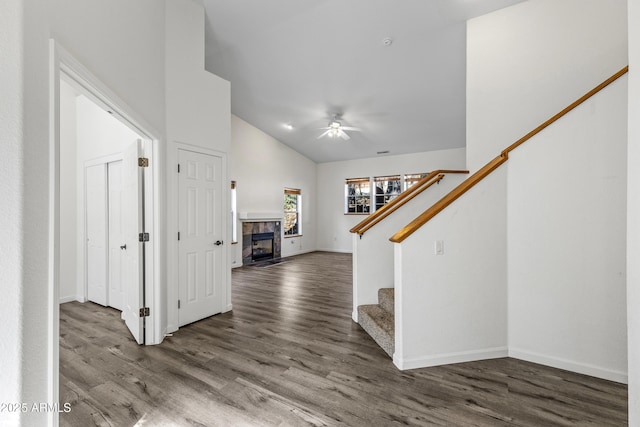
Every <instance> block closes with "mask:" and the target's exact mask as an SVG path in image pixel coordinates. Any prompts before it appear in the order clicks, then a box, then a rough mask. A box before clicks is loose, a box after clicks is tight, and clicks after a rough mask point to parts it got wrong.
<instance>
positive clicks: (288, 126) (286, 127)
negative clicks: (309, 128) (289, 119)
mask: <svg viewBox="0 0 640 427" xmlns="http://www.w3.org/2000/svg"><path fill="white" fill-rule="evenodd" d="M283 126H284V128H285V129H287V130H293V125H292V124H290V123H285V124H284V125H283Z"/></svg>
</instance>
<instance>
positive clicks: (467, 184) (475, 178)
mask: <svg viewBox="0 0 640 427" xmlns="http://www.w3.org/2000/svg"><path fill="white" fill-rule="evenodd" d="M628 71H629V66H628V65H627V66H625V67H624V68H622V69H621V70H620V71H618V72H617V73H615V74H613V75H612V76H611V77H609V78H608V79H607V80H605V81H603V82H602V83H600V84H599V85H598V86H596V87H595V88H593V89H591V90H590V91H589V92H587V93H586V94H584V95H583V96H581V97H580V98H578V99H577V100H575V101H574V102H572V103H571V104H570V105H569V106H568V107H566V108H565V109H564V110H562V111H560V112H559V113H558V114H556V115H555V116H553V117H551V118H550V119H548V120H547V121H545V122H544V123H542V124H541V125H540V126H538V127H537V128H535V129H534V130H532V131H531V132H529V133H528V134H526V135H525V136H523V137H522V138H520V139H519V140H517V141H516V142H514V143H513V144H511V145H510V146H509V147H507V148H506V149H504V150H502V152H501V153H500V155H499V156H498V157H496V158H494V159H493V160H491V161H490V162H489V163H487V164H486V165H484V166H483V167H482V168H480V169H479V170H478V171H477V172H476V173H474V174H473V175H471V176H470V177H469V178H467V179H466V180H464V181H463V182H462V183H461V184H460V185H458V186H457V187H456V188H454V189H453V190H451V192H449V194H447V195H445V196H444V197H443V198H442V199H440V200H439V201H437V202H436V203H435V204H434V205H433V206H431V207H430V208H429V209H427V210H426V211H424V212H423V213H422V214H420V215H419V216H418V217H417V218H416V219H414V220H413V221H411V222H410V223H409V224H407V225H406V226H405V227H403V228H402V229H401V230H400V231H398V232H397V233H396V234H394V235H393V236H391V238H390V239H389V240H390V241H392V242H393V243H401V242H402V241H403V240H404V239H406V238H407V237H409V236H410V235H411V234H413V233H414V232H415V231H416V230H418V228H420V227H422V226H423V225H424V224H425V223H427V221H429V220H430V219H431V218H433V217H434V216H436V215H437V214H439V213H440V212H442V211H443V210H444V209H445V208H446V207H447V206H449V205H450V204H451V203H453V202H454V201H455V200H457V199H458V198H459V197H460V196H462V195H463V194H464V193H466V192H467V191H469V190H470V189H471V188H472V187H473V186H475V185H476V184H477V183H479V182H480V181H482V180H483V179H484V178H485V177H486V176H487V175H489V174H490V173H491V172H493V171H494V170H496V169H497V168H498V167H500V166H501V165H502V164H503V163H505V162H506V161H507V160H509V153H510V152H511V151H513V150H514V149H516V148H518V147H519V146H520V145H522V144H523V143H524V142H526V141H528V140H529V139H531V138H532V137H533V136H535V135H537V134H538V133H540V132H541V131H542V130H543V129H545V128H546V127H548V126H549V125H551V124H552V123H554V122H556V121H558V120H559V119H560V118H561V117H563V116H565V115H566V114H567V113H569V112H570V111H572V110H573V109H575V108H576V107H577V106H579V105H580V104H582V103H583V102H585V101H586V100H587V99H589V98H591V97H592V96H593V95H595V94H596V93H598V92H600V91H601V90H602V89H604V88H605V87H607V86H608V85H610V84H611V83H613V82H614V81H616V80H617V79H619V78H620V77H622V76H623V75H625V74H626V73H627V72H628Z"/></svg>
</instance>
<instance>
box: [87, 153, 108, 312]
mask: <svg viewBox="0 0 640 427" xmlns="http://www.w3.org/2000/svg"><path fill="white" fill-rule="evenodd" d="M85 201H86V208H85V224H86V225H85V227H86V238H87V245H86V261H87V266H86V267H87V268H86V272H87V277H86V281H87V299H88V300H89V301H93V302H95V303H97V304H100V305H105V306H106V305H108V297H107V293H108V287H107V280H108V279H107V278H108V273H107V263H108V258H109V255H108V252H107V241H108V240H107V238H108V237H107V166H106V165H105V164H99V165H94V166H87V167H86V168H85Z"/></svg>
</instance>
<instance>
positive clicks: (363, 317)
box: [358, 304, 395, 357]
mask: <svg viewBox="0 0 640 427" xmlns="http://www.w3.org/2000/svg"><path fill="white" fill-rule="evenodd" d="M358 323H360V326H362V329H364V330H365V331H367V333H368V334H369V335H371V338H373V340H374V341H375V342H376V343H378V345H379V346H380V347H382V349H383V350H384V351H385V352H386V353H387V354H388V355H389V356H391V357H393V351H394V348H395V325H394V323H395V319H394V315H393V314H391V313H389V312H388V311H387V310H385V309H383V308H382V307H380V305H378V304H371V305H361V306H359V307H358Z"/></svg>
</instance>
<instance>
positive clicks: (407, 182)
mask: <svg viewBox="0 0 640 427" xmlns="http://www.w3.org/2000/svg"><path fill="white" fill-rule="evenodd" d="M427 175H429V174H428V173H412V174H408V175H405V176H404V189H405V190H407V189H409V188H410V187H412V186H413V185H414V184H415V183H416V182H418V181H420V180H421V179H422V178H424V177H425V176H427Z"/></svg>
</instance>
